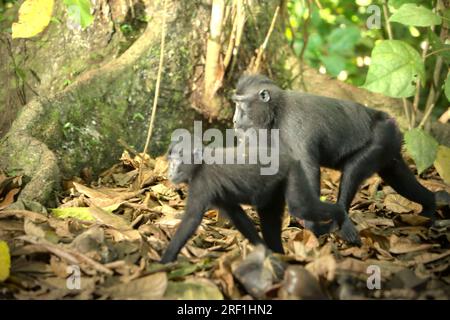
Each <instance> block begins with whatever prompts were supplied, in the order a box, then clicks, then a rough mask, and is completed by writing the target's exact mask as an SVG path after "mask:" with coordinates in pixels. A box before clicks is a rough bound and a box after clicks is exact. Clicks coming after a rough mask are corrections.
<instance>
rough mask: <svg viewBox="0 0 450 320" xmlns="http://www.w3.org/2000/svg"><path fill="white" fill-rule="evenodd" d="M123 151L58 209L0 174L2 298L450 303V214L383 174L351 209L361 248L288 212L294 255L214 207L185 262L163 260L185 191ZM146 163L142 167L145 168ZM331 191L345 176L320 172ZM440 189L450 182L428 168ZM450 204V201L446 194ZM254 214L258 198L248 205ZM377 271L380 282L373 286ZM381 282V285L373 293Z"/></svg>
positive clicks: (287, 233) (155, 165) (75, 187)
mask: <svg viewBox="0 0 450 320" xmlns="http://www.w3.org/2000/svg"><path fill="white" fill-rule="evenodd" d="M142 159H143V157H141V156H137V157H135V158H132V157H131V156H130V155H129V154H128V153H127V152H124V154H123V155H122V157H121V159H120V163H118V164H116V165H114V166H113V167H111V168H110V169H108V170H106V171H105V172H103V173H102V174H101V175H100V176H99V178H98V180H97V181H95V182H91V183H90V184H88V183H86V182H84V181H83V179H81V178H78V177H77V178H74V179H72V180H70V181H65V183H64V186H65V190H64V193H63V195H62V196H61V197H60V199H59V205H58V207H57V208H44V207H43V206H41V205H39V204H36V203H27V202H24V201H21V200H18V201H17V196H18V195H19V194H20V190H21V188H22V177H21V176H14V177H8V176H6V174H4V173H3V172H1V171H0V297H1V298H7V299H449V298H450V268H449V263H450V244H449V243H450V217H449V211H450V210H449V207H448V205H446V204H445V199H443V200H444V201H443V202H444V203H440V207H439V208H438V215H439V220H438V221H437V223H436V224H435V225H434V226H433V227H432V228H429V229H428V228H426V227H425V224H426V222H427V221H426V219H425V218H423V217H421V216H419V215H418V213H419V212H420V206H418V205H417V204H415V203H413V202H411V201H408V200H406V199H404V198H402V197H401V196H399V195H398V194H396V193H395V192H394V191H393V190H392V188H390V187H389V186H386V185H384V184H383V182H382V181H381V179H380V178H378V177H376V176H374V177H372V178H370V179H368V180H367V181H366V182H365V183H364V184H363V185H362V186H361V188H360V191H359V192H358V194H357V196H356V197H355V199H354V201H353V203H352V208H351V209H350V217H351V219H352V220H353V222H354V223H355V224H356V226H357V229H358V231H359V232H360V235H361V238H362V246H361V247H355V246H349V245H348V244H346V243H345V242H343V241H342V240H341V239H340V238H339V236H338V235H337V234H336V233H331V234H329V235H324V236H321V237H320V238H317V237H316V236H315V235H314V234H313V233H312V232H310V231H309V230H305V229H304V228H303V221H299V220H297V219H296V218H293V217H291V216H290V215H288V214H287V212H285V216H284V218H283V230H282V238H283V245H284V248H285V251H286V254H285V255H279V254H274V253H271V252H270V251H269V250H268V249H266V248H265V247H263V246H256V247H253V246H252V245H250V244H249V242H248V241H247V240H246V239H245V238H244V237H243V236H242V235H241V234H240V233H239V232H238V231H237V230H236V229H235V228H234V227H233V226H232V225H231V223H230V222H229V221H227V220H226V219H225V218H224V217H221V216H220V215H219V214H218V212H217V211H216V210H210V211H208V212H206V213H205V215H204V218H203V220H202V224H201V226H200V227H199V228H198V230H197V232H196V233H195V235H194V236H193V237H192V238H191V239H190V240H189V242H188V243H187V244H186V246H185V247H184V248H183V249H182V251H181V253H180V255H179V257H178V260H177V261H176V262H174V263H170V264H167V265H162V264H160V263H158V261H159V259H160V257H161V255H162V253H163V252H164V250H165V248H166V247H167V245H168V243H169V241H170V239H171V238H172V236H173V235H174V233H175V231H176V229H177V227H178V225H179V223H180V222H181V219H182V217H183V210H184V206H185V200H186V194H187V187H186V186H184V185H181V186H174V185H172V184H171V183H170V182H169V181H168V180H167V178H166V177H165V172H166V169H167V163H166V161H165V159H164V158H163V157H159V158H157V159H149V158H146V159H145V161H144V162H143V161H142ZM141 164H142V165H143V169H142V171H141V172H139V166H140V165H141ZM322 177H323V178H322V180H323V181H322V195H323V196H322V198H325V199H327V200H329V201H336V194H337V188H338V185H339V177H340V174H339V172H337V171H333V170H329V169H322ZM422 177H423V179H420V182H421V183H422V184H424V185H425V186H426V187H427V188H429V189H430V190H432V191H439V190H446V191H447V192H450V188H449V187H448V185H446V184H445V182H443V181H442V180H441V179H440V178H439V176H438V175H437V173H436V172H435V171H433V170H428V171H427V172H425V173H424V174H423V175H422ZM447 203H448V201H447ZM243 208H244V210H245V212H246V213H247V214H248V215H249V216H250V217H251V218H252V219H253V220H254V221H255V224H256V226H257V228H258V230H259V219H258V217H257V215H256V212H255V211H254V210H253V209H252V208H251V207H250V206H243ZM374 267H375V270H379V272H380V282H379V287H380V289H377V288H373V287H371V286H370V283H369V282H371V281H372V280H371V279H372V278H371V276H372V275H373V273H372V272H371V271H370V270H374V269H373V268H374ZM370 288H372V289H370Z"/></svg>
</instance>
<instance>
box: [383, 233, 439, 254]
mask: <svg viewBox="0 0 450 320" xmlns="http://www.w3.org/2000/svg"><path fill="white" fill-rule="evenodd" d="M389 245H390V248H389V251H390V252H392V253H395V254H401V253H408V252H415V251H422V250H428V249H430V248H435V247H439V245H438V244H428V243H415V242H413V241H411V240H410V239H408V238H403V237H397V236H396V235H395V234H393V235H391V237H390V238H389Z"/></svg>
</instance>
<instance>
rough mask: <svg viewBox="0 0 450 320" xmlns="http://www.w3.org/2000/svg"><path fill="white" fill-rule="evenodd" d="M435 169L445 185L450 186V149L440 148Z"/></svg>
mask: <svg viewBox="0 0 450 320" xmlns="http://www.w3.org/2000/svg"><path fill="white" fill-rule="evenodd" d="M434 167H435V168H436V171H437V172H438V173H439V175H440V176H441V178H442V179H443V180H444V181H445V183H447V184H450V148H448V147H446V146H439V148H438V151H437V156H436V160H435V161H434Z"/></svg>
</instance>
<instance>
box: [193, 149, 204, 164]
mask: <svg viewBox="0 0 450 320" xmlns="http://www.w3.org/2000/svg"><path fill="white" fill-rule="evenodd" d="M192 155H193V156H194V163H196V164H200V163H202V162H203V149H202V148H194V150H193V151H192Z"/></svg>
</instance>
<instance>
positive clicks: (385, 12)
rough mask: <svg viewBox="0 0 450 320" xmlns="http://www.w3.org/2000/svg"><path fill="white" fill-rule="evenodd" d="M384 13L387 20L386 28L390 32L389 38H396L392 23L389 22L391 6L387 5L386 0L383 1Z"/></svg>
mask: <svg viewBox="0 0 450 320" xmlns="http://www.w3.org/2000/svg"><path fill="white" fill-rule="evenodd" d="M383 14H384V20H386V30H387V33H388V37H389V40H392V39H394V36H393V34H392V28H391V24H390V23H389V8H388V6H387V1H386V0H385V1H384V2H383Z"/></svg>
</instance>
